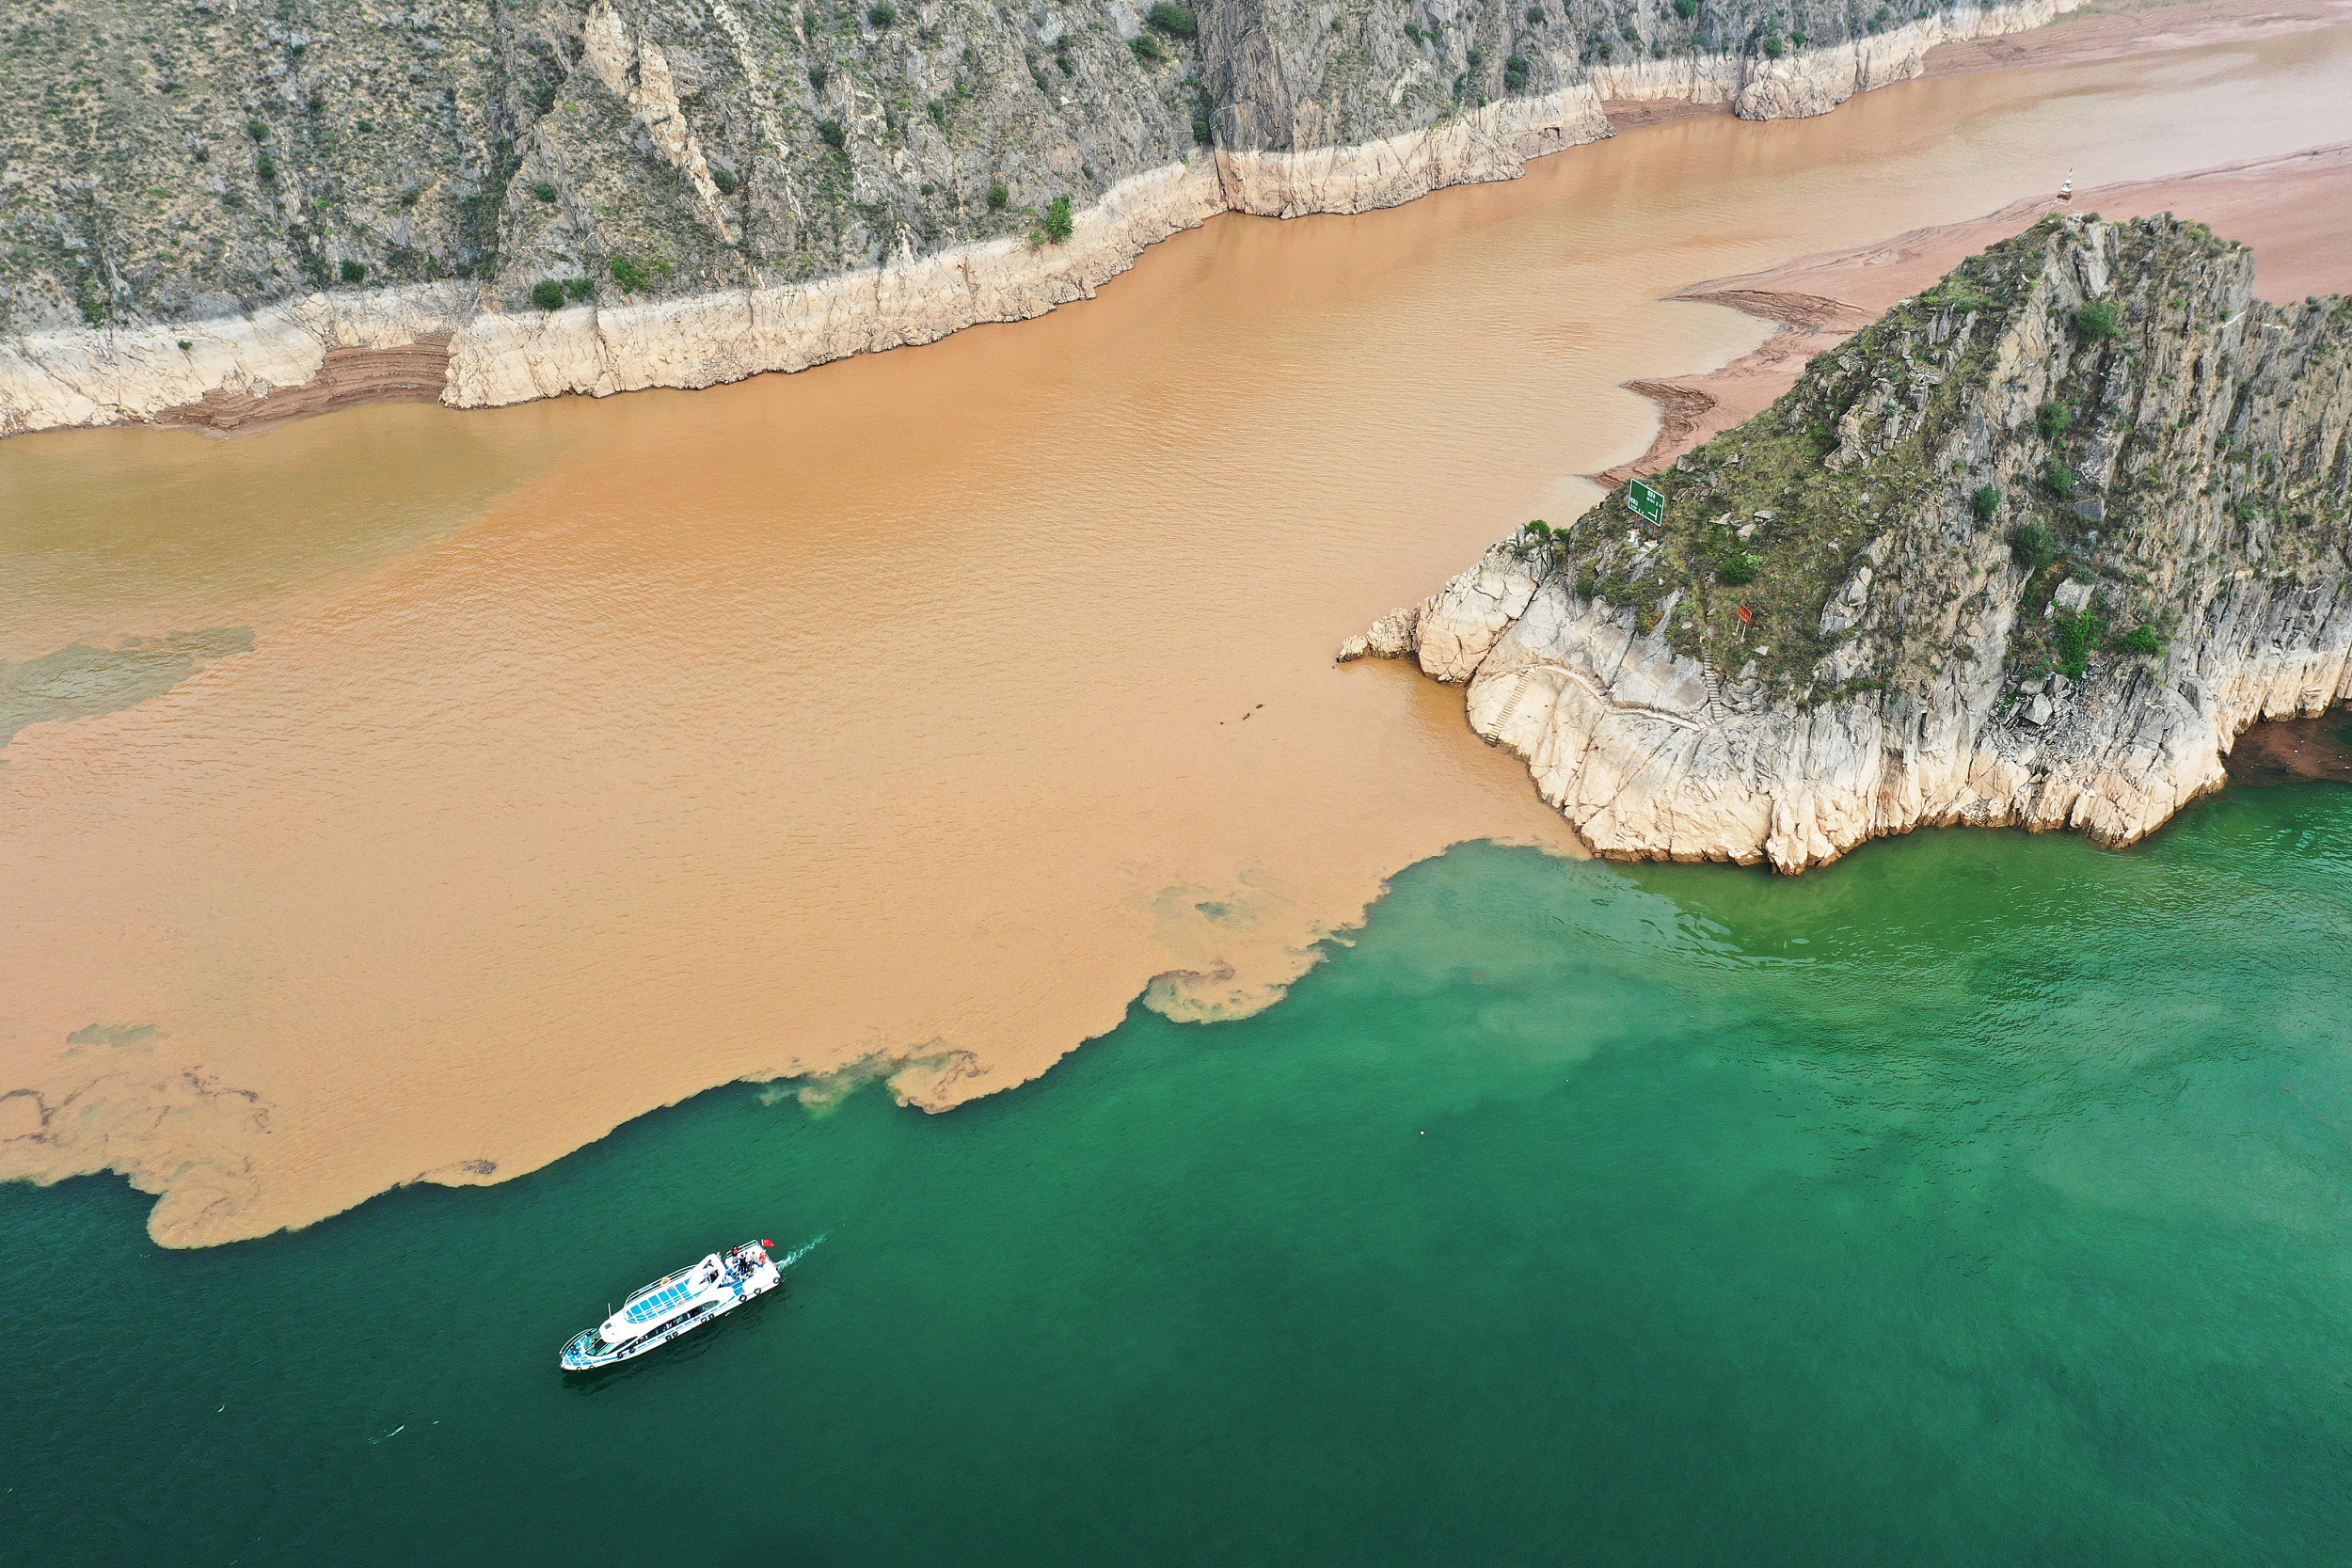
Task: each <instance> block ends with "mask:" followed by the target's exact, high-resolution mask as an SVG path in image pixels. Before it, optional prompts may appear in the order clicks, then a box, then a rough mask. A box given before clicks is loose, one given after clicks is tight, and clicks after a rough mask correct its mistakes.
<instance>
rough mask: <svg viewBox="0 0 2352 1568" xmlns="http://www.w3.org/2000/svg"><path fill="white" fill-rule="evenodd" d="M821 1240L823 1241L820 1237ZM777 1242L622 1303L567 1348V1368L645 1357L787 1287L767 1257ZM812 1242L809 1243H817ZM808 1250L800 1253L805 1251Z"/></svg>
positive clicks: (707, 1264)
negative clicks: (690, 1332)
mask: <svg viewBox="0 0 2352 1568" xmlns="http://www.w3.org/2000/svg"><path fill="white" fill-rule="evenodd" d="M820 1240H821V1238H820ZM774 1244H775V1243H772V1242H745V1243H743V1244H742V1245H741V1246H739V1247H734V1248H731V1249H729V1250H728V1251H725V1252H714V1253H712V1254H711V1255H710V1256H709V1257H707V1258H705V1259H703V1260H702V1261H701V1262H699V1263H694V1264H691V1265H690V1266H688V1267H686V1268H683V1269H680V1270H678V1272H677V1273H675V1274H674V1275H664V1276H663V1277H662V1278H660V1279H657V1280H655V1281H654V1282H653V1283H652V1284H650V1285H648V1286H646V1287H645V1288H644V1290H642V1291H638V1292H636V1293H635V1294H634V1295H632V1296H630V1297H629V1298H628V1300H627V1301H625V1302H623V1303H621V1309H620V1310H619V1311H618V1312H615V1313H613V1314H612V1316H611V1317H609V1318H607V1319H605V1320H604V1322H603V1323H599V1324H597V1325H596V1327H595V1328H591V1329H586V1330H584V1331H582V1332H581V1333H580V1334H579V1335H578V1336H576V1337H574V1338H572V1340H571V1341H570V1342H569V1343H567V1344H565V1345H564V1370H565V1371H567V1372H584V1371H591V1370H595V1369H596V1368H598V1367H610V1366H612V1365H614V1364H615V1363H617V1362H622V1361H627V1360H628V1358H629V1357H631V1356H633V1355H643V1354H645V1353H646V1352H647V1351H649V1350H652V1349H653V1348H654V1347H655V1346H657V1345H666V1344H668V1343H669V1342H670V1341H671V1340H673V1339H675V1338H677V1337H678V1336H679V1335H681V1334H684V1333H686V1332H687V1331H688V1330H689V1329H694V1328H700V1327H701V1326H702V1325H703V1324H705V1323H708V1322H710V1321H711V1320H712V1319H713V1318H717V1317H720V1316H722V1315H723V1314H724V1313H728V1312H732V1311H734V1310H735V1309H736V1308H737V1307H740V1306H742V1305H743V1304H744V1303H745V1302H747V1301H749V1300H751V1299H752V1298H753V1297H754V1296H761V1295H766V1294H767V1293H768V1292H769V1291H772V1290H774V1289H775V1288H776V1287H777V1286H779V1285H781V1284H783V1283H784V1270H785V1265H786V1264H788V1263H792V1262H795V1261H797V1260H798V1259H799V1258H800V1255H801V1254H800V1253H794V1254H793V1255H792V1257H790V1258H787V1259H785V1260H784V1262H783V1263H779V1262H777V1261H776V1260H775V1259H773V1258H771V1257H769V1256H768V1249H769V1248H770V1247H771V1246H772V1245H774ZM814 1244H815V1243H810V1245H814ZM807 1250H808V1248H807V1247H803V1248H802V1249H801V1252H806V1251H807Z"/></svg>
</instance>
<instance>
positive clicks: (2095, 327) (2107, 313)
mask: <svg viewBox="0 0 2352 1568" xmlns="http://www.w3.org/2000/svg"><path fill="white" fill-rule="evenodd" d="M2122 325H2123V313H2122V311H2121V310H2119V309H2116V307H2115V302H2114V301H2113V300H2106V299H2099V300H2093V301H2091V302H2090V304H2089V305H2083V306H2078V307H2076V308H2075V310H2074V331H2075V334H2076V335H2077V336H2078V337H2080V338H2081V339H2082V340H2083V341H2085V342H2099V341H2103V340H2106V339H2108V338H2112V337H2114V336H2115V335H2116V333H2118V332H2119V331H2121V330H2122Z"/></svg>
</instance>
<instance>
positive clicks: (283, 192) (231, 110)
mask: <svg viewBox="0 0 2352 1568" xmlns="http://www.w3.org/2000/svg"><path fill="white" fill-rule="evenodd" d="M2068 4H2069V0H2025V3H2023V4H2019V5H2014V6H2002V7H1994V8H1978V7H1975V6H1958V7H1950V8H1936V7H1934V6H1930V5H1922V4H1913V5H1911V6H1908V7H1906V8H1903V9H1900V10H1898V9H1897V8H1894V7H1893V6H1892V5H1873V4H1871V3H1870V0H1794V3H1788V0H1784V3H1781V4H1778V5H1773V4H1769V3H1768V0H1673V3H1671V4H1660V3H1658V0H1573V3H1570V4H1562V3H1560V0H1537V3H1535V4H1527V3H1525V0H1412V3H1411V4H1409V5H1405V6H1400V7H1393V8H1380V7H1375V6H1374V5H1373V4H1371V0H1318V3H1315V4H1307V3H1304V0H1206V3H1204V4H1202V5H1200V6H1199V7H1197V8H1186V7H1184V6H1181V5H1172V4H1171V5H1160V6H1152V5H1150V4H1149V3H1148V0H1091V3H1089V4H1086V5H1078V6H1072V5H1061V6H1046V7H1039V8H1013V7H1006V6H1001V5H996V4H983V3H975V0H909V3H908V4H906V5H904V7H903V8H901V7H900V6H899V5H898V4H897V3H896V0H874V3H871V4H864V3H856V4H852V3H849V0H809V3H806V4H801V5H790V4H784V3H781V0H441V3H438V4H428V3H423V0H418V3H414V4H410V3H405V0H331V3H330V0H171V3H169V4H155V3H152V0H26V3H25V4H24V6H21V7H19V8H15V9H14V10H12V11H11V13H10V16H9V18H8V21H7V22H6V23H5V24H0V53H4V57H5V61H6V66H7V70H8V74H9V83H10V86H9V95H10V101H11V103H14V104H16V105H18V107H19V108H20V110H21V112H19V113H17V114H13V115H9V116H7V117H0V334H5V337H4V338H0V435H5V434H9V433H12V432H17V431H24V430H35V429H44V428H50V427H54V426H58V425H72V424H90V423H104V422H111V421H116V420H135V419H148V418H154V417H156V416H158V415H161V414H164V413H166V412H167V411H169V410H174V409H182V410H192V412H191V413H190V414H188V415H184V416H183V417H194V418H204V419H209V418H212V417H213V416H214V414H215V413H216V412H217V411H218V410H219V409H220V408H222V407H224V406H227V407H233V408H234V409H236V410H237V411H238V412H237V414H236V416H235V417H238V418H245V417H250V416H252V415H253V414H255V413H256V412H257V411H258V412H266V411H267V410H266V408H262V406H261V404H262V402H264V401H265V400H266V399H267V398H268V397H269V396H270V395H271V394H272V392H273V390H274V389H276V388H288V387H294V386H300V385H302V384H304V383H307V382H310V380H312V378H314V377H317V376H319V375H320V374H321V372H322V370H323V369H326V368H327V363H328V356H329V355H330V354H331V353H333V352H334V351H337V350H342V351H345V359H346V361H348V360H349V358H350V356H353V355H361V354H368V353H373V352H380V351H390V350H404V351H405V350H409V349H411V348H412V347H414V346H415V345H418V344H424V345H427V347H428V348H429V350H430V352H431V354H432V355H434V356H439V355H442V354H446V358H445V360H443V361H442V363H443V365H444V366H445V372H444V373H445V380H444V383H443V395H444V397H445V399H446V401H449V402H451V403H454V404H496V403H506V402H513V401H516V400H517V399H522V398H529V397H535V396H541V395H545V394H548V393H550V392H558V391H583V392H607V391H614V390H620V389H624V388H634V387H647V386H671V387H694V386H707V385H709V384H711V383H713V382H716V381H723V380H730V379H734V378H737V377H739V376H742V375H746V374H750V373H753V372H757V371H763V370H779V369H793V368H797V367H799V366H802V365H806V364H811V363H815V362H818V361H819V360H823V359H828V358H833V357H837V356H840V355H842V354H847V353H853V352H856V351H857V350H860V349H867V348H878V347H886V346H890V345H892V344H895V343H900V342H914V341H925V340H927V339H930V338H934V337H937V336H939V335H940V334H942V333H944V332H947V331H952V330H955V329H956V328H958V327H960V326H963V325H969V324H970V323H973V322H977V321H1002V320H1009V319H1016V318H1019V317H1023V316H1026V315H1033V314H1036V313H1037V312H1039V311H1041V310H1043V309H1050V308H1051V307H1052V306H1054V305H1055V304H1057V303H1060V302H1062V301H1065V300H1069V299H1073V298H1078V297H1083V296H1084V295H1085V294H1086V293H1089V292H1090V290H1091V289H1092V288H1093V287H1094V285H1095V284H1097V283H1099V282H1100V281H1101V280H1102V279H1103V278H1104V277H1108V276H1110V275H1111V274H1113V273H1116V272H1117V271H1119V270H1120V269H1121V268H1122V267H1124V266H1125V265H1127V264H1128V263H1129V262H1130V261H1132V260H1133V258H1134V256H1135V254H1136V252H1137V251H1138V250H1140V249H1141V248H1142V247H1143V246H1144V245H1149V244H1150V243H1152V241H1153V240H1156V239H1159V238H1161V237H1163V236H1165V235H1167V234H1168V233H1171V232H1174V231H1175V230H1180V229H1183V228H1185V227H1188V226H1190V225H1193V224H1197V223H1199V222H1200V221H1202V220H1203V219H1204V218H1206V217H1208V216H1210V215H1212V214H1216V213H1217V212H1221V211H1228V210H1240V211H1246V212H1253V213H1263V214H1279V215H1288V214H1298V213H1308V212H1359V211H1362V210H1364V209H1366V208H1370V207H1375V206H1383V205H1390V204H1393V203H1395V202H1399V201H1405V200H1409V199H1411V198H1413V197H1416V196H1419V195H1421V194H1422V193H1424V192H1426V191H1428V190H1430V189H1433V188H1435V187H1437V186H1439V185H1444V184H1451V183H1456V182H1466V181H1476V180H1493V179H1504V178H1509V177H1511V176H1512V175H1515V174H1516V173H1517V172H1518V168H1519V166H1520V165H1521V164H1523V163H1524V162H1525V161H1526V160H1527V159H1528V158H1530V157H1533V156H1535V155H1538V154H1540V153H1543V152H1547V151H1551V150H1558V149H1560V148H1563V147H1566V146H1570V145H1573V144H1575V143H1577V142H1581V141H1589V140H1592V139H1595V138H1597V137H1600V136H1605V135H1609V134H1610V128H1609V124H1608V121H1607V119H1606V117H1605V116H1604V115H1603V113H1602V111H1601V100H1602V99H1603V98H1605V97H1619V98H1622V97H1641V96H1652V97H1670V98H1681V99H1708V100H1720V101H1729V102H1732V103H1734V104H1735V106H1736V107H1737V109H1738V111H1739V112H1740V113H1742V114H1746V115H1750V116H1752V117H1756V118H1769V117H1772V116H1776V115H1789V114H1810V113H1818V112H1820V111H1821V110H1823V109H1827V108H1830V107H1832V106H1834V105H1835V104H1836V103H1839V102H1842V101H1843V99H1845V98H1846V97H1848V96H1851V94H1852V93H1853V92H1856V91H1860V90H1865V89H1867V88H1868V87H1877V86H1880V85H1883V83H1885V82H1888V81H1893V80H1899V79H1901V78H1903V77H1905V76H1908V75H1913V74H1916V73H1917V71H1918V70H1919V61H1920V58H1921V56H1922V55H1924V53H1925V51H1926V50H1927V49H1928V48H1929V47H1930V46H1931V45H1932V44H1933V43H1936V42H1940V41H1944V40H1947V39H1954V38H1972V37H1981V36H1985V35H1988V34H1996V33H2004V32H2010V31H2014V30H2017V29H2018V28H2021V27H2025V26H2030V25H2033V24H2038V23H2040V22H2042V21H2046V20H2048V19H2049V17H2050V16H2052V15H2053V14H2055V13H2056V12H2057V11H2058V10H2061V9H2065V8H2068ZM1057 200H1067V202H1068V203H1069V204H1070V206H1071V207H1073V208H1075V209H1076V215H1075V219H1074V222H1073V225H1072V227H1073V234H1072V235H1071V237H1070V238H1069V239H1068V240H1066V241H1064V240H1060V239H1057V225H1058V221H1059V220H1058V218H1057V214H1056V212H1055V203H1056V202H1057ZM534 293H535V295H536V297H535V298H534ZM417 363H418V361H417V358H416V356H414V355H410V356H409V358H408V360H406V361H405V362H404V364H403V366H402V367H401V373H402V374H404V375H413V373H414V372H415V369H416V364H417ZM342 368H343V370H344V371H346V372H349V373H348V374H347V375H346V376H345V377H344V379H343V381H342V387H343V388H345V389H349V388H354V387H358V386H360V385H362V384H363V383H364V382H365V380H366V372H365V370H364V367H360V366H357V365H353V364H350V363H348V362H347V363H345V364H344V365H343V367H342Z"/></svg>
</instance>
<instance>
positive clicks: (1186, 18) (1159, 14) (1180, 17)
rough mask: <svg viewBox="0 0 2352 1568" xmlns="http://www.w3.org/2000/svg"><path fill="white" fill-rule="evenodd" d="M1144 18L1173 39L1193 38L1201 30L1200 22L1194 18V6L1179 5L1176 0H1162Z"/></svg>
mask: <svg viewBox="0 0 2352 1568" xmlns="http://www.w3.org/2000/svg"><path fill="white" fill-rule="evenodd" d="M1143 20H1144V21H1145V22H1147V23H1149V24H1151V25H1152V26H1153V27H1156V28H1158V29H1159V30H1160V31H1161V32H1163V33H1166V34H1167V35H1168V37H1169V38H1173V39H1188V38H1192V37H1195V36H1196V35H1198V34H1199V33H1200V23H1199V22H1198V21H1197V20H1195V19H1194V17H1193V14H1192V8H1190V7H1188V6H1180V5H1177V4H1175V0H1160V3H1159V4H1158V5H1156V6H1153V7H1152V10H1151V14H1150V15H1148V16H1146V17H1145V18H1144V19H1143Z"/></svg>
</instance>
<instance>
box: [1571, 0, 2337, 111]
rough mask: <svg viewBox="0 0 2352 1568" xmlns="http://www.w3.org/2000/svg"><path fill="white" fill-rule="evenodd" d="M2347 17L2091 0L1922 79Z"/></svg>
mask: <svg viewBox="0 0 2352 1568" xmlns="http://www.w3.org/2000/svg"><path fill="white" fill-rule="evenodd" d="M2347 22H2352V0H2091V3H2090V5H2087V6H2084V7H2082V8H2080V9H2078V10H2074V11H2070V12H2069V13H2067V14H2066V15H2064V16H2061V17H2059V18H2058V20H2057V21H2055V22H2051V23H2048V24H2044V25H2042V26H2040V27H2036V28H2033V29H2032V30H2031V31H2028V32H2024V33H2012V34H2010V35H2008V36H2007V37H2004V38H1996V39H1982V40H1974V41H1971V42H1967V43H1941V44H1938V45H1936V46H1935V47H1934V48H1933V49H1931V50H1929V51H1928V53H1927V55H1926V57H1925V59H1923V60H1922V61H1921V65H1922V68H1923V69H1922V71H1921V72H1920V75H1919V78H1918V79H1919V80H1921V81H1934V80H1937V79H1940V78H1943V77H1949V76H1970V75H1976V74H1979V73H1981V72H1984V71H2018V70H2024V69H2026V68H2028V67H2034V66H2059V65H2083V64H2088V63H2090V62H2091V61H2098V60H2123V59H2131V58H2134V57H2137V56H2138V55H2155V54H2163V53H2166V52H2169V51H2171V50H2175V49H2194V48H2199V47H2201V46H2204V45H2207V44H2217V43H2235V42H2240V41H2244V40H2253V39H2268V38H2279V37H2281V36H2284V35H2286V34H2290V33H2303V32H2311V31H2312V30H2314V29H2317V28H2322V27H2334V26H2340V25H2342V24H2344V23H2347ZM1601 108H1602V110H1603V111H1604V112H1606V113H1607V114H1608V116H1609V122H1610V123H1611V124H1612V125H1614V126H1615V127H1616V128H1617V129H1618V130H1620V131H1631V130H1638V129H1640V128H1642V127H1644V126H1650V125H1665V124H1669V123H1671V122H1673V121H1675V120H1679V119H1701V118H1704V117H1706V116H1708V115H1728V114H1730V113H1731V105H1730V104H1729V103H1691V102H1689V101H1687V100H1683V99H1647V98H1613V99H1609V100H1606V101H1604V102H1603V103H1602V104H1601Z"/></svg>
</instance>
